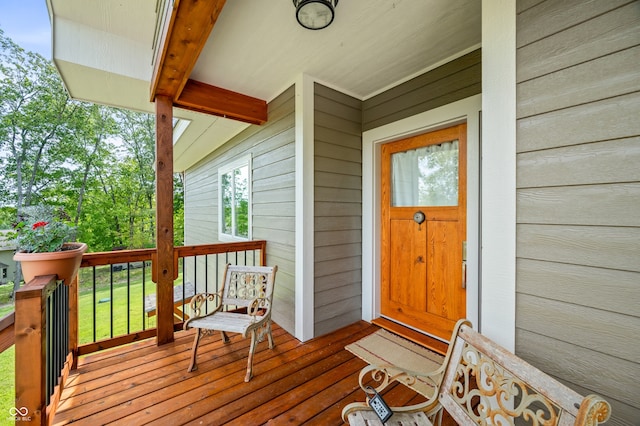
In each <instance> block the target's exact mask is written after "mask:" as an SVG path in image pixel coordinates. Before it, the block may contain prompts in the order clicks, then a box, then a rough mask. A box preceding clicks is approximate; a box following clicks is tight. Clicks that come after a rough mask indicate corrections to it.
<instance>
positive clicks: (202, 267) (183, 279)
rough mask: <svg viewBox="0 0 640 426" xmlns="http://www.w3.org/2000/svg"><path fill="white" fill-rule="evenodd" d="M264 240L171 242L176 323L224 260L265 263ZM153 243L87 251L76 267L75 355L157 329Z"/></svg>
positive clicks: (218, 279) (211, 287)
mask: <svg viewBox="0 0 640 426" xmlns="http://www.w3.org/2000/svg"><path fill="white" fill-rule="evenodd" d="M265 247H266V242H265V241H246V242H238V243H215V244H205V245H194V246H183V247H175V249H174V253H175V255H174V258H175V259H174V260H175V262H176V268H175V269H176V270H177V271H178V278H177V279H176V280H175V282H174V321H175V324H174V329H176V330H177V329H181V327H182V323H183V322H184V320H186V319H187V318H188V308H187V305H188V303H189V299H190V298H191V296H192V295H193V293H194V292H195V293H200V292H205V291H207V292H215V291H217V290H218V289H219V287H220V285H221V283H222V272H223V271H224V265H225V264H226V263H233V264H239V265H263V264H265V260H266V250H265ZM155 253H156V251H155V249H142V250H126V251H124V250H123V251H113V252H103V253H89V254H85V255H84V256H83V258H82V264H81V266H80V273H79V280H78V281H79V293H78V294H79V301H78V316H79V318H81V321H80V324H79V328H78V352H77V353H78V355H84V354H87V353H91V352H95V351H98V350H102V349H106V348H108V347H114V346H119V345H122V344H126V343H131V342H134V341H137V340H141V339H145V338H149V337H153V336H155V335H156V333H157V330H156V317H155V313H156V312H155V295H156V285H155V282H154V281H155V277H154V267H153V263H154V261H155Z"/></svg>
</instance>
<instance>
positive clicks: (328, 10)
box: [293, 0, 338, 30]
mask: <svg viewBox="0 0 640 426" xmlns="http://www.w3.org/2000/svg"><path fill="white" fill-rule="evenodd" d="M293 5H294V6H295V7H296V19H297V20H298V23H299V24H300V25H302V26H303V27H305V28H307V29H310V30H321V29H323V28H327V27H328V26H329V25H330V24H331V22H333V17H334V15H335V7H336V6H337V5H338V0H293Z"/></svg>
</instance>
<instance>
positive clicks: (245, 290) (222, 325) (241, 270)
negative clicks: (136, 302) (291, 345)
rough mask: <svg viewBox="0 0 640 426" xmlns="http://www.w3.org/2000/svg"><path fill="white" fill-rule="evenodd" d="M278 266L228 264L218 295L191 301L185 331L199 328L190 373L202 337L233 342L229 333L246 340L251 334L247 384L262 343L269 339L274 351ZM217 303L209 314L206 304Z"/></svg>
mask: <svg viewBox="0 0 640 426" xmlns="http://www.w3.org/2000/svg"><path fill="white" fill-rule="evenodd" d="M277 270H278V267H277V266H273V267H269V266H232V265H227V268H226V270H225V273H224V281H223V288H222V290H220V291H219V292H217V293H200V294H197V295H195V296H194V297H193V299H192V300H191V312H192V313H193V316H192V317H191V318H190V319H189V320H188V321H186V322H185V323H184V329H185V330H187V329H189V328H195V329H196V333H195V338H194V342H193V348H192V350H191V364H190V365H189V367H188V369H187V371H193V370H195V369H196V368H197V365H196V355H197V351H198V343H199V342H200V338H201V337H202V336H206V335H209V334H213V333H214V332H215V331H220V332H221V333H222V340H223V341H224V342H225V343H228V342H229V338H228V337H227V335H226V332H232V333H240V334H242V337H247V336H248V335H251V344H250V345H249V358H248V360H247V374H246V375H245V378H244V381H245V382H248V381H249V380H251V377H252V375H253V372H252V370H253V354H254V353H255V350H256V346H257V344H258V342H260V341H262V340H263V339H264V337H265V336H267V337H268V339H269V349H273V336H272V335H271V306H272V301H273V288H274V284H275V277H276V272H277ZM207 301H208V302H213V305H214V306H213V307H212V310H211V311H210V313H206V312H205V310H206V302H207Z"/></svg>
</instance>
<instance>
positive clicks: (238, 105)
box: [174, 79, 267, 124]
mask: <svg viewBox="0 0 640 426" xmlns="http://www.w3.org/2000/svg"><path fill="white" fill-rule="evenodd" d="M174 105H175V106H178V107H180V108H185V109H190V110H193V111H198V112H203V113H206V114H213V115H217V116H220V117H227V118H232V119H234V120H239V121H244V122H246V123H251V124H264V123H265V122H266V121H267V102H266V101H263V100H262V99H257V98H252V97H251V96H247V95H243V94H241V93H236V92H232V91H230V90H226V89H222V88H220V87H216V86H211V85H210V84H206V83H202V82H199V81H195V80H191V79H190V80H188V81H187V84H186V85H185V86H184V89H183V90H182V93H181V94H180V97H178V99H176V100H175V101H174Z"/></svg>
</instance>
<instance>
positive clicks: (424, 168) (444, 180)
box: [391, 140, 458, 207]
mask: <svg viewBox="0 0 640 426" xmlns="http://www.w3.org/2000/svg"><path fill="white" fill-rule="evenodd" d="M391 185H392V189H391V196H392V201H391V205H392V206H394V207H409V206H426V207H438V206H457V205H458V141H457V140H456V141H452V142H445V143H442V144H439V145H430V146H426V147H422V148H417V149H413V150H408V151H404V152H396V153H394V154H392V155H391Z"/></svg>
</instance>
